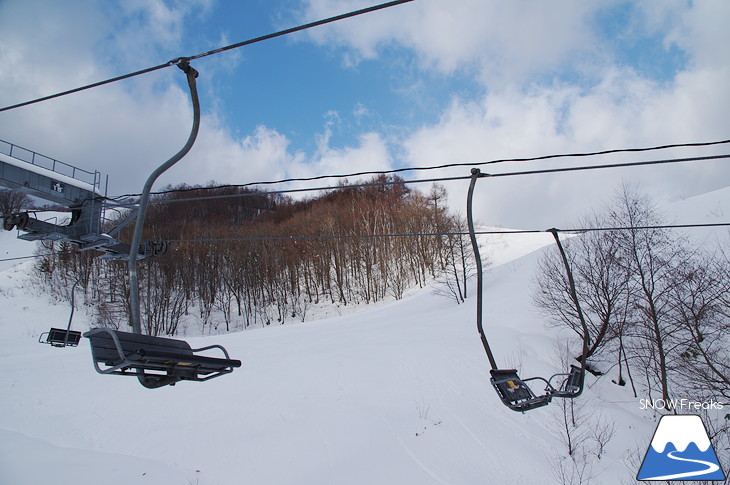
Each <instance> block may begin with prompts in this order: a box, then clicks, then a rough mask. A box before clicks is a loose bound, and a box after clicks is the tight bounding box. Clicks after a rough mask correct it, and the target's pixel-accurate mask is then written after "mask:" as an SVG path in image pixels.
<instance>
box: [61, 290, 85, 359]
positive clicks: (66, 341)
mask: <svg viewBox="0 0 730 485" xmlns="http://www.w3.org/2000/svg"><path fill="white" fill-rule="evenodd" d="M81 278H82V277H81V276H79V277H78V278H76V281H74V284H73V286H72V287H71V316H69V317H68V325H67V326H66V336H65V337H64V338H63V346H64V347H66V346H67V345H68V332H69V331H70V330H71V322H72V321H73V319H74V309H75V308H76V299H75V298H74V295H75V293H76V285H78V284H79V281H81Z"/></svg>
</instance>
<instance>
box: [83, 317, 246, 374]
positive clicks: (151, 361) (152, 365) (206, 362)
mask: <svg viewBox="0 0 730 485" xmlns="http://www.w3.org/2000/svg"><path fill="white" fill-rule="evenodd" d="M84 337H86V338H88V339H89V340H90V342H91V355H92V358H93V361H94V367H95V368H96V371H97V372H98V373H100V374H116V375H123V376H137V377H138V378H139V380H140V382H141V383H142V385H144V386H145V387H149V388H157V387H162V386H166V385H174V384H175V383H176V382H178V381H182V380H189V381H207V380H210V379H213V378H215V377H219V376H222V375H223V374H229V373H231V372H233V369H234V368H236V367H241V361H240V360H235V359H231V358H230V356H229V355H228V352H227V351H226V349H225V348H223V347H222V346H221V345H209V346H207V347H201V348H199V349H193V348H191V347H190V345H189V344H188V343H187V342H185V341H184V340H177V339H171V338H164V337H154V336H150V335H140V334H136V333H130V332H122V331H119V330H114V329H110V328H95V329H92V330H89V331H88V332H86V333H84ZM211 349H219V350H220V351H221V352H223V355H224V357H223V358H221V357H209V356H207V355H199V352H204V351H206V350H211ZM100 364H101V365H100ZM102 365H103V366H105V367H102Z"/></svg>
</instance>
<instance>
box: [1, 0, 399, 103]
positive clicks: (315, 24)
mask: <svg viewBox="0 0 730 485" xmlns="http://www.w3.org/2000/svg"><path fill="white" fill-rule="evenodd" d="M412 1H414V0H396V1H392V2H386V3H382V4H379V5H374V6H371V7H367V8H363V9H360V10H354V11H352V12H349V13H345V14H341V15H336V16H334V17H329V18H326V19H322V20H317V21H315V22H310V23H308V24H303V25H299V26H297V27H292V28H289V29H284V30H280V31H278V32H274V33H271V34H267V35H263V36H260V37H255V38H252V39H248V40H244V41H243V42H238V43H235V44H230V45H227V46H224V47H219V48H217V49H213V50H210V51H208V52H203V53H201V54H196V55H194V56H190V57H178V58H176V59H173V60H171V61H169V62H166V63H164V64H159V65H157V66H153V67H148V68H145V69H141V70H139V71H135V72H131V73H129V74H124V75H121V76H117V77H113V78H111V79H107V80H104V81H99V82H96V83H92V84H87V85H86V86H81V87H78V88H74V89H69V90H68V91H63V92H60V93H56V94H52V95H49V96H44V97H42V98H37V99H33V100H30V101H25V102H23V103H18V104H14V105H12V106H6V107H4V108H0V112H3V111H9V110H11V109H15V108H20V107H23V106H28V105H31V104H36V103H40V102H42V101H49V100H51V99H55V98H60V97H61V96H66V95H69V94H74V93H78V92H80V91H85V90H87V89H92V88H97V87H100V86H104V85H106V84H111V83H114V82H117V81H122V80H124V79H129V78H132V77H135V76H140V75H142V74H147V73H150V72H153V71H158V70H160V69H164V68H166V67H170V66H177V65H179V64H180V63H181V62H183V61H187V62H190V61H192V60H195V59H200V58H203V57H207V56H211V55H214V54H219V53H221V52H225V51H228V50H231V49H237V48H239V47H243V46H247V45H251V44H256V43H258V42H262V41H265V40H269V39H273V38H276V37H281V36H284V35H288V34H293V33H295V32H300V31H303V30H307V29H311V28H312V27H318V26H320V25H325V24H329V23H332V22H337V21H340V20H344V19H347V18H351V17H356V16H358V15H363V14H366V13H370V12H375V11H377V10H382V9H385V8H389V7H394V6H396V5H401V4H404V3H408V2H412Z"/></svg>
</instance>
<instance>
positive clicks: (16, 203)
mask: <svg viewBox="0 0 730 485" xmlns="http://www.w3.org/2000/svg"><path fill="white" fill-rule="evenodd" d="M32 205H33V199H31V198H30V197H29V196H28V195H26V194H24V193H23V192H20V191H18V190H10V189H0V216H6V215H10V214H15V213H17V212H20V211H22V210H23V209H27V208H29V207H31V206H32Z"/></svg>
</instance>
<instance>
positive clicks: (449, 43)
mask: <svg viewBox="0 0 730 485" xmlns="http://www.w3.org/2000/svg"><path fill="white" fill-rule="evenodd" d="M611 3H613V1H612V0H606V1H601V2H583V1H579V0H564V1H561V2H541V1H533V0H522V1H512V2H499V1H484V0H459V1H455V2H445V1H442V0H418V1H416V2H413V3H408V4H405V5H400V6H397V7H393V8H390V9H386V10H383V11H381V12H376V13H372V14H367V15H364V16H360V17H357V18H356V19H352V20H349V21H344V22H341V23H336V24H333V25H329V26H327V27H324V28H321V29H315V30H312V31H310V32H309V35H310V36H311V38H312V39H313V40H314V41H315V42H318V43H319V44H320V45H323V46H326V45H333V44H335V45H338V44H339V45H344V46H347V47H348V48H350V49H353V50H354V51H355V52H356V53H357V54H358V55H359V56H360V57H361V58H366V59H372V58H375V57H377V56H378V53H379V51H380V50H381V49H382V48H383V47H384V46H387V45H391V44H399V45H401V46H403V47H406V48H407V49H411V50H412V51H413V52H415V53H416V55H417V57H418V59H419V60H420V64H421V67H422V68H424V69H433V70H436V71H438V72H440V73H442V74H452V73H454V72H455V71H458V70H463V69H467V70H469V69H476V70H477V72H478V73H479V77H480V78H481V80H482V81H483V82H484V83H499V84H504V83H509V82H513V81H514V79H515V77H519V78H524V77H526V76H528V75H530V74H534V73H535V72H539V71H541V70H544V69H554V68H556V67H557V66H560V65H562V64H564V63H567V62H568V61H571V60H572V59H573V58H574V57H576V56H585V55H586V53H591V54H592V55H593V56H595V55H596V53H595V52H594V46H595V44H596V39H595V38H594V36H593V34H592V32H591V30H590V29H589V25H590V24H589V20H590V18H591V15H592V14H593V13H595V12H596V11H598V10H600V9H601V8H602V7H604V6H605V5H607V4H611ZM306 4H307V7H308V8H307V10H306V18H307V19H314V18H321V17H327V16H331V15H334V14H336V13H342V12H346V11H349V10H355V9H357V8H362V7H364V6H365V5H363V2H361V1H352V0H350V1H342V0H307V2H306ZM348 55H349V54H348Z"/></svg>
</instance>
